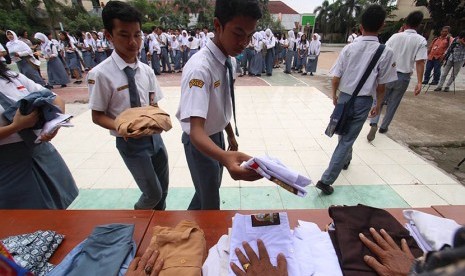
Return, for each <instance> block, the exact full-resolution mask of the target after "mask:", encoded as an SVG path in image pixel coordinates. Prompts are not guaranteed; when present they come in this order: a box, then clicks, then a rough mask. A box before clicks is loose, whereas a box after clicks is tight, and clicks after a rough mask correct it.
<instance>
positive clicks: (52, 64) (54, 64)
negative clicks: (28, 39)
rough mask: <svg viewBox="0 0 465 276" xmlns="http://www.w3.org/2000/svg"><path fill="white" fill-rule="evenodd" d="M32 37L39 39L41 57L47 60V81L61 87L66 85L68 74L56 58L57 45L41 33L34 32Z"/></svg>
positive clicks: (57, 53) (57, 54)
mask: <svg viewBox="0 0 465 276" xmlns="http://www.w3.org/2000/svg"><path fill="white" fill-rule="evenodd" d="M34 38H35V39H37V40H39V41H40V51H41V54H42V57H44V58H45V60H47V76H48V83H49V84H50V85H52V86H53V85H61V87H66V84H68V83H69V76H68V74H67V73H66V69H65V67H64V66H63V63H62V62H61V60H60V59H59V58H58V56H59V55H60V53H59V52H58V48H57V46H56V45H54V44H53V43H52V42H51V41H50V40H48V38H47V36H46V35H45V34H43V33H36V34H35V35H34Z"/></svg>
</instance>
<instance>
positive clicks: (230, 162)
mask: <svg viewBox="0 0 465 276" xmlns="http://www.w3.org/2000/svg"><path fill="white" fill-rule="evenodd" d="M225 155H226V157H225V158H224V160H223V162H222V163H223V165H224V166H225V167H226V169H227V170H228V172H229V174H230V175H231V177H232V179H234V180H245V181H255V180H257V179H260V178H262V176H261V175H259V174H258V173H257V172H255V171H254V170H251V169H247V168H243V167H241V164H242V162H244V161H248V160H249V159H250V158H252V157H251V156H249V155H247V154H245V153H242V152H239V151H226V152H225Z"/></svg>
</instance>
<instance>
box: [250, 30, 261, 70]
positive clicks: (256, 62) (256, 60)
mask: <svg viewBox="0 0 465 276" xmlns="http://www.w3.org/2000/svg"><path fill="white" fill-rule="evenodd" d="M252 41H253V43H254V49H255V55H254V56H253V58H252V61H251V62H250V71H249V73H250V74H251V75H252V76H257V77H260V76H261V75H262V70H263V55H262V50H263V45H264V43H263V40H262V36H261V34H260V33H259V32H255V33H254V34H253V36H252Z"/></svg>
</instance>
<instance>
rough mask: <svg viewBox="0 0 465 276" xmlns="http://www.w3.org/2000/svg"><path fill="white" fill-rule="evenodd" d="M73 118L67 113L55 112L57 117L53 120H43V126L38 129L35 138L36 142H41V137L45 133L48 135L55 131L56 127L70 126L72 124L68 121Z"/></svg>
mask: <svg viewBox="0 0 465 276" xmlns="http://www.w3.org/2000/svg"><path fill="white" fill-rule="evenodd" d="M71 118H73V116H72V115H69V114H61V113H57V117H56V118H55V119H53V120H50V121H48V122H45V124H44V126H43V127H42V130H41V131H40V133H39V135H38V136H37V139H36V140H35V143H36V144H39V143H41V142H42V141H41V139H42V138H43V137H44V136H45V135H50V134H52V133H53V132H55V131H56V130H57V129H59V128H60V127H72V126H74V125H73V124H71V123H70V122H69V120H71Z"/></svg>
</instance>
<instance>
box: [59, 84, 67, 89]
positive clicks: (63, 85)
mask: <svg viewBox="0 0 465 276" xmlns="http://www.w3.org/2000/svg"><path fill="white" fill-rule="evenodd" d="M60 87H61V88H65V87H68V86H67V85H66V84H62V85H61V86H60Z"/></svg>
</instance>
